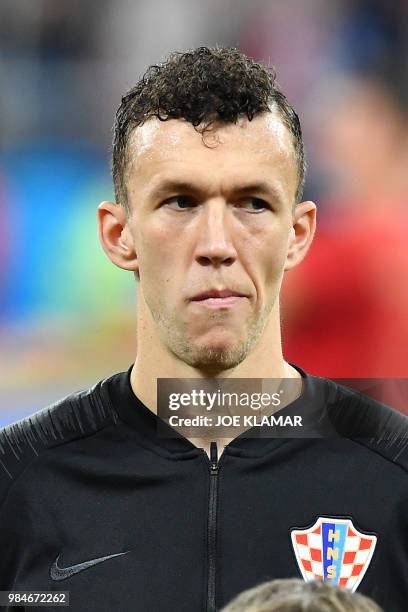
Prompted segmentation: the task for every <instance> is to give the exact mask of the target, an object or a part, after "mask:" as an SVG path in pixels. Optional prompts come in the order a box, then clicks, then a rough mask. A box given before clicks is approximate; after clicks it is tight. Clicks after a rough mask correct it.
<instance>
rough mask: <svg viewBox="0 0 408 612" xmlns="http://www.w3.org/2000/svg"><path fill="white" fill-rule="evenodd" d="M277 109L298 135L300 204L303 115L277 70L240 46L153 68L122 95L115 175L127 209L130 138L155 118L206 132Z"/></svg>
mask: <svg viewBox="0 0 408 612" xmlns="http://www.w3.org/2000/svg"><path fill="white" fill-rule="evenodd" d="M273 108H276V109H277V110H278V112H279V113H280V116H281V118H282V121H283V123H284V125H285V126H286V127H287V128H288V130H289V132H290V133H291V134H292V137H293V145H294V151H295V158H296V162H297V166H298V188H297V193H296V201H297V202H300V200H301V197H302V193H303V186H304V181H305V174H306V161H305V152H304V144H303V138H302V129H301V126H300V121H299V117H298V115H297V114H296V112H295V110H294V109H293V108H292V106H291V105H290V104H289V102H288V100H287V98H286V96H285V95H284V94H283V93H282V92H281V90H280V89H279V86H278V85H277V83H276V75H275V72H274V71H273V70H270V69H268V68H267V67H266V66H263V65H262V64H259V63H257V62H255V61H254V60H252V59H251V58H249V57H248V56H246V55H245V54H244V53H242V51H239V50H238V49H234V48H218V47H216V48H209V47H199V48H197V49H194V50H192V51H187V52H184V53H180V52H174V53H172V54H170V55H169V57H168V58H167V60H166V61H165V62H163V63H162V64H159V65H153V66H150V67H149V68H148V69H147V71H146V72H145V74H144V75H143V77H142V78H141V80H140V81H139V82H138V83H137V84H136V85H135V86H134V87H132V89H130V90H129V91H128V92H127V93H126V94H125V95H124V96H123V98H122V102H121V105H120V107H119V108H118V110H117V113H116V117H115V123H114V127H113V130H114V137H113V151H112V176H113V183H114V188H115V197H116V201H117V202H120V203H121V204H122V205H123V206H124V207H125V208H126V209H127V210H129V208H128V199H127V189H126V168H127V164H128V143H129V137H130V135H131V133H132V131H133V130H134V128H136V127H138V126H140V125H142V124H143V123H144V122H145V121H147V120H148V119H149V118H151V117H157V118H158V119H160V120H161V121H166V120H167V119H185V120H186V121H188V122H189V123H191V124H192V125H193V126H194V127H195V128H196V129H197V130H198V131H200V132H204V131H205V130H207V129H208V128H209V127H210V125H211V124H213V123H215V122H219V121H221V122H225V123H236V122H237V120H238V118H239V117H243V116H246V117H248V119H249V121H251V120H252V119H253V117H254V116H255V115H258V114H261V113H263V112H267V111H270V110H272V109H273Z"/></svg>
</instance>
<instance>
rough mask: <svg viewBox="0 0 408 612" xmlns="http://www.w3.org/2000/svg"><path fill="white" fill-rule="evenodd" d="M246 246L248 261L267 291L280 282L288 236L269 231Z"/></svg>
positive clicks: (279, 232)
mask: <svg viewBox="0 0 408 612" xmlns="http://www.w3.org/2000/svg"><path fill="white" fill-rule="evenodd" d="M253 238H254V239H253V240H251V241H250V242H248V244H247V245H246V252H247V253H248V257H247V261H248V265H249V266H250V268H251V269H252V270H253V271H254V272H255V276H256V279H255V280H256V281H257V282H258V283H260V284H261V285H263V286H264V290H265V291H267V290H268V287H270V286H271V285H273V286H276V283H277V282H278V281H279V280H280V278H281V275H282V272H283V267H284V265H285V262H286V255H287V247H288V241H287V235H286V233H283V232H282V231H277V230H275V231H274V230H273V229H269V230H268V231H264V232H262V233H261V232H260V233H258V235H257V236H256V237H253Z"/></svg>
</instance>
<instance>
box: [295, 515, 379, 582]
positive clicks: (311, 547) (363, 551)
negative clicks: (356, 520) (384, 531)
mask: <svg viewBox="0 0 408 612" xmlns="http://www.w3.org/2000/svg"><path fill="white" fill-rule="evenodd" d="M323 521H326V522H327V521H329V522H331V523H343V524H344V523H347V524H348V529H347V536H346V541H345V546H344V553H343V558H342V560H341V572H340V580H339V583H338V584H339V585H340V586H342V587H344V588H346V589H349V590H350V591H355V590H356V589H357V587H358V585H359V584H360V582H361V580H362V579H363V576H364V574H365V572H366V570H367V568H368V566H369V564H370V561H371V558H372V556H373V553H374V548H375V545H376V543H377V538H376V536H372V535H366V534H363V533H360V532H359V531H357V530H356V528H355V527H354V525H353V523H352V522H351V520H350V519H337V518H321V517H319V518H318V520H317V521H316V523H315V524H314V525H313V527H311V528H310V529H295V530H293V531H292V533H291V538H292V545H293V549H294V551H295V555H296V559H297V562H298V565H299V569H300V571H301V573H302V576H303V579H304V580H305V581H306V582H309V581H310V580H323V575H324V572H323V558H322V557H323V540H322V522H323Z"/></svg>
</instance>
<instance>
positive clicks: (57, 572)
mask: <svg viewBox="0 0 408 612" xmlns="http://www.w3.org/2000/svg"><path fill="white" fill-rule="evenodd" d="M128 552H130V551H129V550H127V551H126V552H122V553H116V555H108V556H107V557H99V558H98V559H91V560H90V561H84V562H83V563H77V564H76V565H71V566H69V567H59V566H58V561H59V558H60V556H61V555H60V554H59V555H58V557H57V558H56V559H55V561H54V563H53V564H52V565H51V567H50V576H51V578H52V580H65V579H66V578H70V577H71V576H74V574H79V572H83V571H84V570H86V569H88V567H93V566H94V565H98V563H103V562H104V561H107V560H108V559H113V558H114V557H121V556H122V555H127V553H128Z"/></svg>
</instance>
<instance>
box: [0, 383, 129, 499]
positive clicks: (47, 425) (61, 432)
mask: <svg viewBox="0 0 408 612" xmlns="http://www.w3.org/2000/svg"><path fill="white" fill-rule="evenodd" d="M109 380H110V379H106V380H102V381H100V382H98V383H97V384H96V385H94V386H93V387H91V388H90V389H87V390H84V391H79V392H77V393H72V394H71V395H68V396H67V397H65V398H63V399H61V400H59V401H57V402H56V403H54V404H52V405H50V406H47V407H46V408H43V409H42V410H39V411H38V412H35V413H34V414H32V415H29V416H27V417H25V418H24V419H21V420H20V421H17V422H15V423H12V424H11V425H7V426H6V427H3V428H2V429H0V505H1V503H2V502H3V499H4V498H5V496H6V495H7V492H8V490H9V488H10V487H11V486H12V484H13V482H15V481H16V480H17V479H18V478H19V476H20V475H21V474H22V473H23V472H24V471H25V469H26V468H27V467H29V466H30V465H31V464H32V463H33V462H35V461H36V459H37V458H38V457H39V456H40V455H42V454H43V453H44V452H46V451H47V450H48V449H51V448H55V447H59V446H61V445H63V444H68V443H69V442H72V441H74V440H78V439H80V438H85V437H87V436H91V435H93V434H94V433H96V432H98V431H100V430H101V429H103V428H105V427H107V426H109V425H112V424H113V423H116V421H117V419H118V415H117V413H116V411H115V409H114V408H113V406H112V404H111V402H110V398H109V395H108V393H107V386H108V385H107V383H109Z"/></svg>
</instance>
